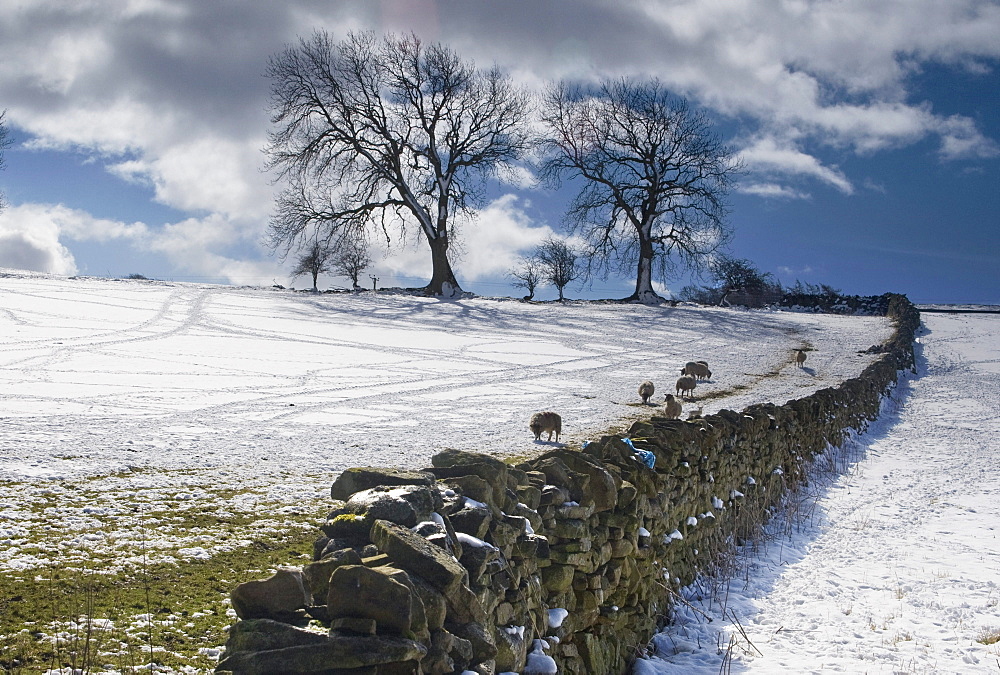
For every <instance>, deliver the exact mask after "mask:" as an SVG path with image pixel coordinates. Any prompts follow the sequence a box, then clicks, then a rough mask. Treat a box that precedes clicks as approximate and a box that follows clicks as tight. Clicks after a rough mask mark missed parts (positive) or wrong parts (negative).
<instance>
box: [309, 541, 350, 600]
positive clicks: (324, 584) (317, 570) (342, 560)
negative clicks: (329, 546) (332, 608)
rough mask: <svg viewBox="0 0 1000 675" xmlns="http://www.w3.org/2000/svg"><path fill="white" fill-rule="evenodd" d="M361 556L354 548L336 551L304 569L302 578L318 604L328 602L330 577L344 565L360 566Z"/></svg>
mask: <svg viewBox="0 0 1000 675" xmlns="http://www.w3.org/2000/svg"><path fill="white" fill-rule="evenodd" d="M360 564H361V556H359V555H358V552H357V551H355V550H354V549H353V548H344V549H340V550H339V551H334V552H332V553H330V554H329V555H327V556H326V557H325V558H323V559H322V560H318V561H316V562H311V563H309V564H308V565H306V566H304V567H303V568H302V576H303V578H304V579H305V582H306V588H308V589H309V592H310V593H311V594H312V597H313V599H314V600H315V601H317V602H326V594H327V592H328V591H329V589H330V575H331V574H333V570H335V569H337V568H338V567H340V566H342V565H360Z"/></svg>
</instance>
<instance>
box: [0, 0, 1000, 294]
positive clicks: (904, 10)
mask: <svg viewBox="0 0 1000 675" xmlns="http://www.w3.org/2000/svg"><path fill="white" fill-rule="evenodd" d="M426 6H427V7H432V8H436V10H435V11H430V12H428V11H423V10H421V11H419V12H416V13H414V12H412V11H409V10H407V11H397V10H400V8H403V5H402V4H400V3H394V4H393V3H355V2H347V1H346V0H331V1H329V2H324V3H314V2H309V1H307V0H291V1H289V2H285V3H242V4H241V5H239V7H238V8H235V7H234V8H233V11H231V12H226V13H225V16H221V15H220V13H219V10H218V8H217V7H216V6H215V3H206V2H201V1H199V0H174V1H171V2H167V1H166V0H104V1H101V2H97V1H90V2H74V3H67V2H62V1H60V0H37V1H35V2H32V3H22V2H0V41H2V42H3V44H4V46H5V47H4V59H3V60H2V61H0V89H2V90H3V92H4V101H3V102H2V105H3V106H5V107H6V108H7V109H8V121H9V122H10V124H12V125H13V126H15V127H17V128H18V129H19V130H21V131H24V132H27V133H28V134H30V135H32V136H33V138H32V140H31V141H30V142H29V145H30V146H34V147H39V148H50V149H73V150H76V151H82V152H89V153H91V154H92V156H93V157H94V158H96V159H97V161H99V162H101V163H103V164H104V165H105V166H106V167H107V168H108V170H109V171H110V172H112V173H113V174H114V175H116V176H118V177H119V178H121V179H123V180H126V181H129V182H133V183H139V184H142V185H148V186H152V188H153V190H154V194H155V198H156V200H157V201H159V202H161V203H163V204H165V205H167V206H170V207H173V208H175V209H179V210H181V211H184V212H185V215H190V216H192V219H193V220H192V221H191V223H197V225H194V224H191V223H187V221H185V222H182V223H178V224H176V225H174V226H171V227H169V228H167V229H166V230H164V231H163V232H162V233H161V232H146V233H145V234H144V235H143V236H138V234H136V233H135V232H133V235H127V234H126V233H125V232H126V230H121V231H119V232H118V233H117V234H115V232H116V230H115V227H126V228H127V226H124V225H122V224H119V225H118V226H115V227H112V226H110V225H102V226H99V225H97V224H96V221H97V219H93V222H90V221H87V219H86V218H75V219H70V221H71V222H75V223H77V224H78V225H79V227H77V228H76V229H74V226H73V225H71V224H69V223H66V224H63V225H58V226H57V228H56V236H60V235H61V236H63V237H68V236H70V233H71V232H81V233H84V234H83V235H82V236H96V233H97V232H99V231H101V230H102V228H103V230H104V231H106V232H107V233H108V234H107V236H108V237H112V238H120V239H125V240H128V241H129V242H130V243H131V244H133V245H136V246H139V247H143V248H144V250H157V251H160V252H162V253H164V254H165V255H168V256H170V259H171V260H172V261H173V262H174V264H176V265H179V266H182V267H183V268H184V269H199V270H203V271H205V272H208V271H209V270H210V269H212V268H215V269H216V271H218V270H221V269H224V268H225V269H230V268H232V265H233V262H234V260H233V254H232V253H227V251H230V249H231V248H232V246H233V244H234V242H242V243H243V244H244V245H245V244H246V243H247V242H251V241H255V240H257V239H259V238H260V236H261V234H262V233H263V230H264V227H265V225H266V222H267V219H268V214H269V212H270V209H271V199H272V192H273V188H272V186H271V185H270V184H269V183H268V177H267V176H265V175H263V174H261V173H260V171H259V167H260V166H261V164H262V162H263V156H262V154H261V153H260V148H261V147H262V145H263V141H264V132H265V131H266V129H267V128H268V120H267V113H266V110H267V90H268V82H267V80H266V78H264V77H262V72H263V70H264V68H265V65H266V61H267V58H268V56H270V55H271V54H273V53H275V52H276V51H277V50H278V49H280V48H281V46H282V45H283V44H286V43H289V42H292V41H294V40H295V38H296V36H297V35H304V34H307V33H308V32H309V31H310V30H312V29H313V28H314V27H327V28H329V29H331V30H332V31H333V32H334V34H335V35H338V36H341V35H343V34H344V33H345V32H346V31H347V30H351V29H353V30H357V29H365V28H371V29H375V30H382V29H391V30H397V31H405V30H409V29H419V30H421V31H423V32H426V34H427V36H428V37H430V38H431V39H441V40H443V41H445V42H447V43H449V44H451V45H452V46H454V47H455V48H456V50H457V51H458V52H459V53H460V54H461V55H463V56H467V57H469V58H473V59H475V60H476V62H477V63H479V64H480V65H489V64H492V63H494V62H496V63H499V64H500V65H501V66H503V67H506V68H509V69H510V70H511V72H512V73H514V74H515V77H516V78H517V79H518V81H521V82H524V83H528V84H530V85H532V86H536V87H537V86H538V85H539V84H541V83H543V82H545V81H547V80H549V79H552V78H559V77H567V78H576V79H595V78H597V77H602V76H620V75H635V76H656V77H658V78H660V79H661V80H662V81H663V82H664V83H665V84H666V85H667V86H668V87H670V88H672V89H674V90H675V91H677V92H678V93H680V94H683V95H686V96H689V97H690V98H692V99H693V100H694V101H695V103H697V104H700V105H704V106H707V107H709V108H712V109H714V110H715V111H717V112H720V113H722V114H725V115H731V116H733V117H734V118H738V119H739V120H740V122H741V124H744V126H745V127H746V128H747V129H749V131H747V132H745V133H747V134H751V135H752V138H753V141H752V142H751V143H750V144H749V147H747V148H746V151H745V152H744V158H745V159H746V160H747V163H748V164H749V165H750V166H751V168H753V169H754V176H753V178H752V180H751V181H748V182H745V183H744V184H742V185H741V186H740V187H739V188H738V189H740V190H741V191H743V192H746V193H750V194H758V195H761V196H765V197H774V198H781V199H804V198H808V196H809V195H808V193H807V192H806V191H804V190H803V189H802V188H800V187H799V186H798V184H797V183H796V181H799V180H802V179H807V180H818V181H820V182H821V183H823V184H825V185H829V186H831V187H833V188H835V189H836V190H838V191H840V192H841V193H842V194H847V195H849V194H852V193H853V192H854V190H855V187H854V183H855V180H856V179H854V178H853V177H850V176H848V175H847V174H846V173H845V172H844V171H842V170H841V169H840V168H838V167H837V166H835V165H834V164H833V163H832V162H831V161H829V160H827V161H823V160H820V159H819V157H820V156H821V155H822V156H823V157H827V155H826V154H824V153H823V152H821V151H823V150H828V149H831V148H832V149H834V150H836V151H844V152H857V153H873V152H878V151H881V150H884V149H886V148H897V147H901V146H903V145H906V144H910V143H914V142H916V141H919V140H922V139H926V138H928V137H934V138H936V139H939V142H940V150H939V156H940V157H941V158H942V159H944V160H952V159H973V160H975V159H988V158H995V157H997V156H1000V147H998V145H997V142H996V141H995V140H993V139H989V138H986V137H985V136H984V135H983V133H982V131H981V129H980V128H979V127H978V126H977V124H976V123H975V122H974V120H973V118H972V117H970V116H960V115H956V116H944V115H941V114H938V113H935V112H934V110H933V108H932V105H931V104H930V102H928V101H925V100H923V98H922V95H921V93H920V92H918V91H914V90H913V86H914V82H915V80H914V75H915V74H916V73H918V72H919V71H920V69H921V68H922V67H923V66H924V65H925V64H928V63H933V64H946V65H948V66H950V67H955V68H961V69H964V70H965V71H966V72H969V73H974V72H983V71H986V70H988V69H989V68H990V67H994V66H995V64H996V61H997V59H1000V41H998V40H997V39H996V36H997V35H998V34H1000V5H997V4H996V2H992V1H990V0H947V1H945V0H886V2H877V3H873V2H870V1H869V0H843V1H841V2H836V3H834V2H807V1H806V0H786V1H784V2H780V3H775V2H759V1H753V0H739V1H734V2H721V1H719V0H641V1H640V2H637V3H619V2H613V1H612V0H580V1H579V2H574V3H561V2H556V1H554V0H551V1H546V0H538V1H537V2H533V3H525V4H523V5H522V6H519V8H518V11H517V12H496V11H495V10H494V9H493V8H491V7H487V6H485V5H483V4H482V3H466V2H459V1H456V0H438V2H436V3H428V4H427V5H426ZM393 8H395V9H393ZM404 9H405V8H404ZM410 9H412V8H410ZM223 19H224V20H223ZM418 19H419V21H418ZM985 112H989V111H985ZM533 178H534V177H533V176H532V175H531V173H530V171H529V170H528V169H526V168H525V169H520V170H518V171H517V172H516V175H515V176H513V177H512V178H511V179H510V184H511V185H512V186H513V187H517V188H522V189H523V188H527V187H529V186H531V185H532V181H533ZM109 222H110V221H109ZM216 229H217V230H218V231H217V232H215V233H206V232H202V231H201V230H216ZM546 230H547V228H546V227H545V226H536V225H534V224H533V223H532V222H531V219H530V218H528V217H527V216H526V215H525V214H524V212H523V209H521V208H520V207H519V206H518V205H517V204H516V203H515V202H513V201H506V202H503V201H502V200H498V202H495V203H494V204H493V205H490V206H489V207H487V208H486V209H484V210H483V214H482V215H481V222H479V223H472V224H469V225H468V226H466V227H465V228H464V230H463V233H462V234H463V236H464V237H465V244H466V245H465V250H466V251H467V257H466V258H465V259H464V260H462V261H461V262H460V263H458V264H457V267H459V268H460V273H461V274H462V275H464V276H465V277H467V278H469V279H479V278H483V277H484V275H489V274H492V273H495V272H496V271H497V270H499V269H501V268H505V267H507V266H509V264H510V263H511V262H512V260H513V258H515V257H516V253H517V251H518V250H519V248H518V247H520V246H522V244H525V242H530V241H532V240H533V238H535V237H537V235H538V234H539V233H541V232H544V231H546ZM86 233H90V234H86ZM188 237H189V238H190V239H191V241H190V242H188V243H185V238H188ZM199 247H201V248H199ZM47 250H55V249H47ZM255 252H256V253H259V250H257V251H255ZM428 261H429V253H428V252H427V251H426V244H425V243H423V242H414V245H413V246H412V247H411V249H408V250H406V251H404V252H403V253H401V254H399V255H395V256H394V257H393V258H392V259H391V260H386V261H380V262H379V265H380V270H381V271H380V273H387V274H399V275H405V276H412V277H425V276H426V274H427V273H428V272H429V262H428ZM260 264H261V265H262V266H264V267H265V268H266V267H267V263H260ZM234 274H237V272H234ZM239 274H247V273H246V272H239Z"/></svg>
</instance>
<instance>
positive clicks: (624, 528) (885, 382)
mask: <svg viewBox="0 0 1000 675" xmlns="http://www.w3.org/2000/svg"><path fill="white" fill-rule="evenodd" d="M881 302H883V303H884V306H885V313H886V315H887V316H889V317H890V318H891V319H893V321H894V322H895V325H896V329H895V332H894V334H893V335H892V337H891V338H890V339H889V340H888V341H887V342H886V343H884V344H882V345H876V346H873V348H872V351H873V352H877V353H881V354H882V356H881V358H880V359H879V360H878V361H876V362H874V363H873V364H872V365H870V366H868V367H867V368H866V369H865V370H864V372H862V373H861V375H860V376H858V377H857V378H854V379H851V380H848V381H846V382H844V383H843V384H841V385H840V386H838V387H831V388H828V389H823V390H820V391H817V392H816V393H814V394H812V395H810V396H807V397H805V398H802V399H797V400H793V401H789V402H787V403H786V404H785V405H780V406H779V405H772V404H762V405H754V406H751V407H749V408H746V409H745V410H743V411H741V412H735V411H731V410H721V411H720V412H719V413H718V414H715V415H708V416H706V417H704V418H702V419H697V420H692V421H678V420H668V419H665V418H658V417H653V418H652V419H651V420H649V421H641V422H636V423H635V424H633V425H632V427H631V429H630V430H629V432H628V434H627V436H623V435H613V436H605V437H603V438H601V439H599V440H596V441H594V442H591V443H588V444H587V445H586V446H585V447H584V448H583V449H582V450H571V449H566V448H559V449H554V450H552V451H550V452H547V453H545V454H543V455H541V456H539V457H535V458H533V459H531V460H530V461H526V462H524V463H521V464H518V465H517V466H510V465H508V464H507V463H505V462H502V461H500V460H498V459H496V458H494V457H491V456H489V455H481V454H476V453H469V452H462V451H455V450H446V451H444V452H441V453H439V454H438V455H436V456H435V457H434V458H433V460H432V466H430V467H428V468H426V469H425V470H423V471H406V470H392V469H389V470H387V469H380V468H357V469H351V470H348V471H345V472H344V473H343V474H342V475H341V476H339V477H338V478H337V480H336V481H335V482H334V484H333V487H332V489H331V497H332V499H333V500H334V507H333V509H332V511H331V512H330V514H329V516H328V517H327V520H326V523H325V524H324V525H323V526H322V534H321V536H319V538H318V539H317V541H316V543H315V546H314V551H313V557H314V562H312V563H310V564H308V565H306V566H305V567H303V568H302V569H286V570H281V571H279V572H278V573H277V574H276V575H275V576H274V577H272V578H271V579H267V580H264V581H258V582H251V583H249V584H243V585H241V586H239V587H237V588H236V589H235V590H234V591H233V606H234V608H235V609H236V611H237V614H238V615H239V617H240V621H238V622H237V623H236V624H235V625H234V626H233V627H232V629H231V637H230V640H229V642H228V643H227V646H226V647H227V648H226V653H225V658H224V659H223V660H222V661H221V662H220V663H219V666H218V670H219V671H232V672H236V673H286V674H287V673H318V672H321V673H329V674H341V673H342V674H347V673H351V674H360V673H366V674H387V673H388V674H395V673H452V672H458V673H460V672H463V671H467V670H471V671H474V672H477V673H502V672H517V673H524V674H528V673H556V672H559V673H568V674H574V673H594V674H596V673H622V672H625V671H626V670H627V668H628V667H629V664H630V663H631V661H632V660H633V659H634V657H635V656H636V655H637V654H638V653H640V652H641V651H642V650H643V649H644V647H645V645H646V644H647V642H648V641H649V639H650V637H651V636H652V635H653V633H654V632H655V631H656V630H657V628H658V622H660V621H661V620H662V617H664V615H665V612H666V610H667V609H668V607H669V604H670V603H671V600H672V598H673V597H675V594H676V591H677V589H678V588H679V587H680V586H682V585H685V584H688V583H690V582H691V581H692V580H693V579H694V578H695V576H696V575H697V574H698V573H699V571H701V570H706V569H710V568H711V567H712V565H713V563H714V562H716V561H717V560H718V559H719V556H720V555H721V554H722V553H723V552H724V551H726V550H728V549H729V548H731V545H732V543H733V542H734V541H739V540H740V539H742V538H746V537H751V536H753V534H754V533H755V532H756V531H757V530H758V529H759V528H760V527H761V526H762V525H763V523H764V522H765V521H766V519H767V517H768V515H769V513H770V510H771V507H773V506H775V505H776V504H777V503H778V502H779V501H780V500H781V499H782V496H783V494H784V493H785V491H786V490H788V489H789V487H792V486H794V485H795V484H797V483H798V482H799V481H801V480H802V477H803V472H804V470H805V468H806V466H807V465H808V463H809V462H810V460H811V459H812V458H813V457H815V456H816V455H817V454H818V453H822V452H824V451H825V450H826V449H827V448H828V447H829V446H831V445H834V446H836V445H838V444H840V443H841V442H842V441H843V440H844V439H845V436H846V435H847V434H848V433H850V432H851V431H852V430H863V429H864V428H865V427H866V426H867V425H868V423H869V422H870V421H872V420H874V419H875V417H876V416H877V415H878V413H879V408H880V405H881V400H882V397H883V396H884V395H885V394H886V392H887V391H888V390H889V389H890V388H891V387H892V385H893V384H894V383H895V381H896V378H897V374H898V371H900V370H902V369H906V368H912V367H913V350H912V344H913V337H914V331H915V330H916V328H917V326H918V325H919V320H920V319H919V314H918V313H917V311H916V309H915V308H914V307H913V305H911V304H910V303H909V301H908V300H907V299H906V298H905V297H903V296H899V295H887V296H881ZM644 460H645V461H644ZM648 464H652V466H648ZM310 622H311V625H309V627H307V624H310ZM317 622H318V624H317ZM317 625H321V626H322V631H320V630H319V629H317Z"/></svg>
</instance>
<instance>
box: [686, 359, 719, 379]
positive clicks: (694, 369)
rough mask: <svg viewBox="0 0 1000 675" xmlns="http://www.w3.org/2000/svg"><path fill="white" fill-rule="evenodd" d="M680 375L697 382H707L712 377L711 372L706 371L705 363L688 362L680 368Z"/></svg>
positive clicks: (706, 365) (706, 363) (706, 364)
mask: <svg viewBox="0 0 1000 675" xmlns="http://www.w3.org/2000/svg"><path fill="white" fill-rule="evenodd" d="M681 375H691V376H693V377H695V378H696V379H699V380H708V379H711V377H712V371H711V370H709V369H708V362H707V361H688V362H687V363H686V364H684V367H683V368H681Z"/></svg>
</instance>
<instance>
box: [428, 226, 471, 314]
mask: <svg viewBox="0 0 1000 675" xmlns="http://www.w3.org/2000/svg"><path fill="white" fill-rule="evenodd" d="M428 243H429V244H430V246H431V263H432V264H433V269H432V271H431V281H430V283H429V284H427V287H426V289H427V292H428V293H429V294H430V295H440V296H442V297H446V298H453V297H455V296H457V295H459V294H460V293H461V292H462V288H461V286H459V285H458V281H457V280H456V279H455V273H454V272H452V271H451V263H450V262H449V261H448V235H447V234H442V235H438V236H437V237H435V238H434V239H428Z"/></svg>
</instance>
